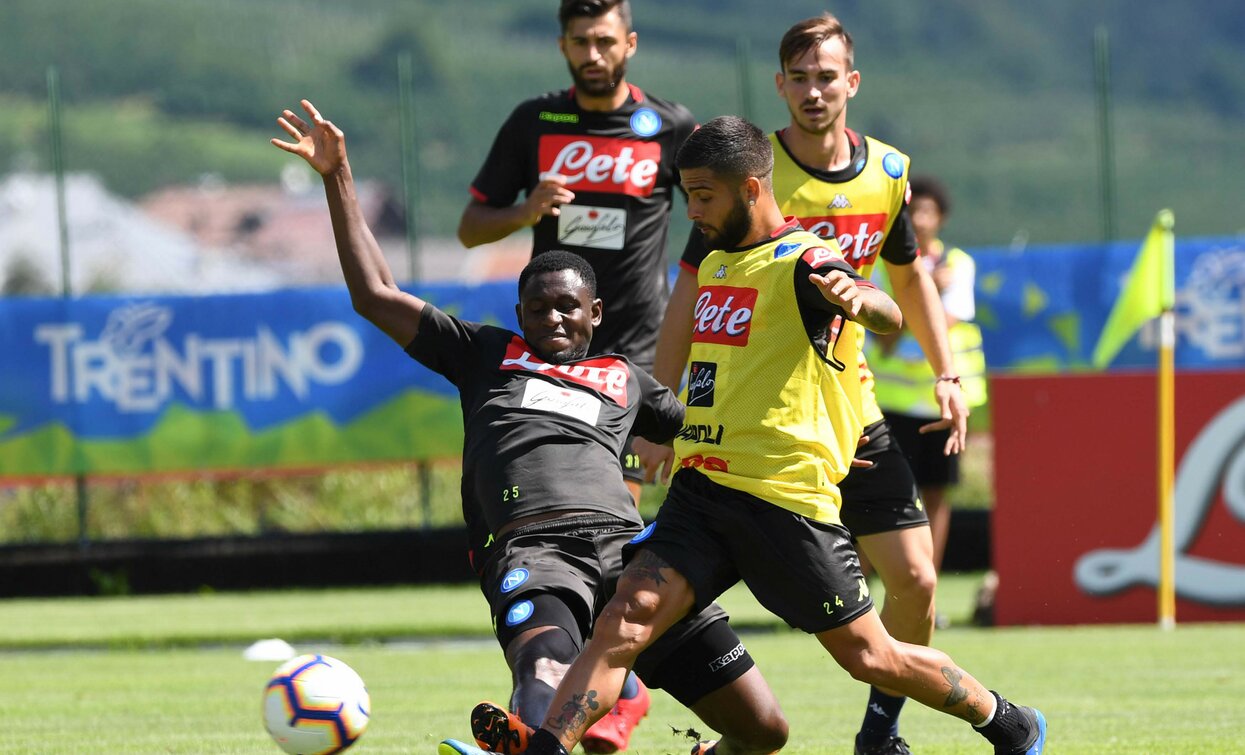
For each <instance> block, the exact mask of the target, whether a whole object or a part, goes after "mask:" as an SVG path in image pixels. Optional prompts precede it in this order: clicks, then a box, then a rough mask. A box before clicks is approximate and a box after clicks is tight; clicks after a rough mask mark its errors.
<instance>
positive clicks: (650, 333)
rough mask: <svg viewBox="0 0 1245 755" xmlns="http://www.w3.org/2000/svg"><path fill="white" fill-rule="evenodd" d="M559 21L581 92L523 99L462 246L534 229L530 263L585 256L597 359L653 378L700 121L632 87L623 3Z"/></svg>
mask: <svg viewBox="0 0 1245 755" xmlns="http://www.w3.org/2000/svg"><path fill="white" fill-rule="evenodd" d="M558 20H559V22H560V23H561V35H560V36H559V38H558V47H559V48H560V49H561V51H562V55H563V57H564V58H565V59H566V66H567V69H568V70H569V72H570V75H571V81H572V84H573V85H572V86H571V88H570V89H566V90H562V91H558V92H549V93H546V94H543V95H541V96H539V97H534V98H532V99H530V100H527V101H525V102H522V103H520V104H519V105H518V106H517V107H516V108H515V109H514V111H513V112H512V113H511V114H510V117H509V118H507V119H506V122H505V123H504V124H502V127H501V128H500V130H498V132H497V136H496V138H495V139H494V141H493V146H492V148H491V149H490V150H489V154H488V157H487V158H486V159H485V161H484V165H483V166H482V167H481V168H480V172H479V173H478V174H477V175H476V177H475V179H474V180H473V181H472V183H471V197H472V198H471V201H470V202H469V203H468V204H467V207H466V209H465V210H464V211H463V215H462V219H461V221H460V223H459V226H458V238H459V240H460V241H462V243H463V244H465V245H466V246H468V247H473V246H477V245H479V244H484V243H488V242H491V241H497V240H499V239H502V238H505V237H506V236H509V235H510V234H512V233H514V232H516V231H519V230H522V229H524V228H528V227H531V228H532V254H533V255H538V254H541V253H543V252H546V251H548V250H550V249H566V250H568V251H571V252H574V253H576V254H579V255H581V256H582V257H583V258H584V259H586V260H588V262H589V263H590V264H591V265H592V267H593V269H594V270H595V271H596V274H597V281H598V282H599V284H600V286H601V292H600V293H601V299H602V300H603V301H604V302H605V317H604V320H603V321H602V324H601V327H600V329H599V330H598V331H597V333H596V334H595V336H594V337H593V345H592V348H593V350H594V352H595V353H602V354H604V353H618V354H625V355H626V356H627V357H628V358H629V359H631V360H632V361H633V362H635V363H636V364H638V365H639V366H640V367H642V368H643V369H645V370H648V371H650V372H651V371H652V368H653V353H654V350H655V348H656V343H657V330H658V327H659V326H660V323H661V318H662V313H663V312H664V311H665V304H666V296H667V293H668V283H667V272H666V270H667V264H666V237H667V231H668V227H669V220H670V211H671V207H672V203H673V199H674V194H675V192H676V191H677V190H678V177H677V173H676V171H675V169H674V165H673V163H674V153H675V150H677V149H678V147H679V145H680V144H682V143H683V140H684V139H685V138H687V135H688V134H690V133H691V132H692V130H693V129H695V127H696V121H695V119H694V118H693V117H692V114H691V113H690V112H689V111H688V110H687V108H685V107H683V106H682V105H679V104H678V103H675V102H670V101H668V100H663V99H661V98H659V97H654V96H652V95H651V94H649V93H647V92H644V91H641V90H640V89H639V87H636V86H635V85H633V84H630V83H629V82H628V81H627V62H628V61H629V60H630V59H631V57H632V55H634V54H635V51H636V42H637V37H636V33H635V32H634V31H633V30H632V28H631V7H630V5H629V3H628V2H627V0H562V3H561V5H560V7H559V10H558ZM520 194H524V195H525V197H524V198H523V199H522V200H521V201H518V202H517V203H516V199H518V198H519V196H520ZM621 462H622V464H623V467H624V470H623V475H624V477H626V479H627V483H628V488H629V489H630V490H631V493H632V497H633V498H635V500H636V501H637V502H638V501H639V496H640V483H641V480H642V479H643V470H642V469H641V467H640V463H639V460H638V458H636V456H635V454H634V453H633V452H632V450H631V448H630V445H628V447H627V448H626V449H625V450H624V452H623V455H622V457H621Z"/></svg>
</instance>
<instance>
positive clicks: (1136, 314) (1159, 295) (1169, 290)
mask: <svg viewBox="0 0 1245 755" xmlns="http://www.w3.org/2000/svg"><path fill="white" fill-rule="evenodd" d="M1175 224H1176V218H1175V216H1174V215H1173V214H1172V211H1171V210H1160V211H1159V214H1158V215H1156V216H1155V217H1154V225H1152V226H1151V227H1150V233H1149V234H1147V235H1146V238H1145V241H1143V242H1142V244H1141V250H1140V251H1138V252H1137V259H1136V260H1135V261H1134V262H1133V267H1132V269H1131V270H1130V271H1129V272H1128V281H1127V282H1126V283H1125V284H1124V290H1123V291H1122V292H1120V298H1118V299H1116V300H1115V306H1114V307H1112V308H1111V314H1110V315H1109V316H1108V317H1107V324H1106V325H1105V326H1103V328H1102V335H1100V336H1099V337H1098V345H1097V346H1095V347H1094V356H1093V364H1094V367H1095V368H1096V369H1102V368H1103V367H1106V366H1107V365H1108V364H1110V363H1111V360H1112V359H1114V358H1115V355H1116V354H1118V353H1119V352H1120V349H1122V348H1124V344H1126V343H1128V339H1130V338H1132V337H1133V334H1134V333H1136V332H1137V330H1138V328H1140V327H1141V326H1142V324H1144V323H1145V321H1146V320H1149V319H1151V318H1153V317H1158V315H1159V313H1160V312H1162V311H1163V310H1166V309H1171V308H1172V307H1174V306H1175V303H1176V282H1175V280H1174V278H1175V274H1174V270H1175V256H1176V243H1175V234H1174V233H1173V230H1172V229H1173V228H1174V227H1175Z"/></svg>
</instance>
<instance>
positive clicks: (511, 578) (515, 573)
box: [501, 568, 531, 593]
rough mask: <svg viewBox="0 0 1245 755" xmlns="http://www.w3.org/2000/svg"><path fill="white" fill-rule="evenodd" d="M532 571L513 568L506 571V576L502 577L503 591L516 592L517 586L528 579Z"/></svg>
mask: <svg viewBox="0 0 1245 755" xmlns="http://www.w3.org/2000/svg"><path fill="white" fill-rule="evenodd" d="M530 576H531V573H530V572H529V571H528V570H527V569H523V568H519V569H511V570H510V571H508V572H506V576H504V577H502V578H501V591H502V592H503V593H508V592H514V590H515V588H517V587H518V586H519V585H521V584H523V583H524V582H526V581H527V578H528V577H530Z"/></svg>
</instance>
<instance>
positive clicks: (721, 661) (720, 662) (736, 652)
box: [709, 642, 748, 671]
mask: <svg viewBox="0 0 1245 755" xmlns="http://www.w3.org/2000/svg"><path fill="white" fill-rule="evenodd" d="M747 652H748V650H747V648H745V647H744V644H743V643H742V642H741V643H739V644H738V645H736V646H735V647H733V648H731V649H730V650H728V651H727V652H726V654H725V655H721V656H719V657H717V658H714V659H713V660H712V661H709V670H710V671H721V670H722V669H724V668H726V667H727V666H729V665H731V664H732V663H734V662H735V661H737V660H739V659H740V658H743V657H744V655H745V654H746V653H747Z"/></svg>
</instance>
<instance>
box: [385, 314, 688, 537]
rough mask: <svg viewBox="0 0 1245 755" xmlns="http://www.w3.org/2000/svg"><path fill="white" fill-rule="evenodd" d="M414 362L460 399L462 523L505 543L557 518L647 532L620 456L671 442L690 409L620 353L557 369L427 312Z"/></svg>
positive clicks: (496, 333)
mask: <svg viewBox="0 0 1245 755" xmlns="http://www.w3.org/2000/svg"><path fill="white" fill-rule="evenodd" d="M406 352H407V354H409V355H410V356H411V357H413V358H415V359H416V360H418V361H419V362H420V363H422V364H423V365H425V366H426V367H428V368H429V369H431V370H433V371H435V372H437V373H439V374H441V375H443V376H444V377H445V378H446V379H448V380H449V381H450V382H451V383H453V384H454V385H455V386H456V387H457V388H458V391H459V396H460V399H461V402H462V410H463V428H464V442H463V480H462V497H463V514H464V516H465V517H466V519H467V522H468V524H469V525H475V526H474V527H473V529H478V524H479V520H480V519H481V518H482V519H483V524H484V525H485V526H486V527H487V530H488V532H493V533H495V532H497V531H498V529H499V528H500V527H502V526H503V525H505V524H507V523H509V522H512V521H514V520H516V519H520V518H523V517H527V516H531V515H534V514H543V513H546V512H550V511H559V510H566V511H571V510H582V511H595V512H600V513H607V514H612V515H614V516H616V517H618V518H620V519H624V520H626V521H629V522H633V523H635V524H641V523H642V522H641V519H640V516H639V513H638V512H637V511H636V507H635V504H634V503H632V500H631V494H630V492H629V491H628V490H627V486H626V484H625V483H624V482H623V477H622V467H621V466H620V465H619V463H618V456H619V454H620V453H621V452H622V447H623V442H624V440H625V439H626V437H627V435H628V434H629V433H632V432H634V433H635V434H636V435H640V436H642V437H645V438H648V439H649V440H652V441H655V442H658V443H664V442H665V441H668V440H670V439H671V438H673V437H674V436H675V435H676V434H677V433H678V432H679V429H680V428H681V427H682V423H683V405H682V404H680V403H679V401H678V399H677V398H676V397H675V396H674V394H673V393H671V392H670V391H669V390H668V389H667V388H665V387H664V386H662V385H661V384H659V383H658V382H657V381H656V380H654V379H653V378H652V377H651V376H650V375H649V374H648V373H647V372H645V371H643V370H640V369H638V368H636V366H635V365H634V364H632V363H631V362H630V361H629V360H628V359H627V358H626V357H623V356H619V355H616V354H605V355H596V356H589V357H587V358H585V359H580V360H576V361H573V362H568V363H566V364H557V365H555V364H550V363H548V362H545V361H544V360H542V359H541V358H540V357H538V356H536V354H535V352H534V351H533V350H532V348H531V347H530V346H529V345H528V344H527V342H526V341H524V340H523V338H522V337H521V336H520V335H518V334H516V333H514V332H512V331H509V330H506V329H504V328H498V327H495V326H491V325H482V324H479V323H471V322H464V321H462V320H459V319H457V318H455V317H452V316H450V315H447V314H445V313H444V312H442V311H440V310H438V309H437V308H436V307H433V306H432V305H430V304H426V305H425V306H424V313H423V315H422V317H421V320H420V326H419V332H418V334H417V335H416V336H415V338H414V339H413V340H412V341H411V343H410V345H409V346H407V348H406Z"/></svg>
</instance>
